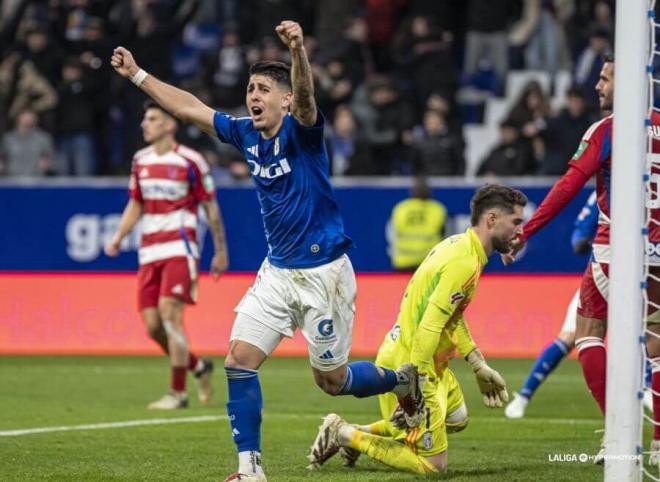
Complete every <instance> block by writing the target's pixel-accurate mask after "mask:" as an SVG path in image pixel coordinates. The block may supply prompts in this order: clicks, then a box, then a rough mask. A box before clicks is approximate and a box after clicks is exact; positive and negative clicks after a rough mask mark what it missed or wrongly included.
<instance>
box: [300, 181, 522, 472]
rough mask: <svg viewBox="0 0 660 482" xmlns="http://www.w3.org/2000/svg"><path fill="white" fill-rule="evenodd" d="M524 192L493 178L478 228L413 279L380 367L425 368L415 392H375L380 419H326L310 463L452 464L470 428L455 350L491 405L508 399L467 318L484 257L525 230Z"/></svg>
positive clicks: (435, 255)
mask: <svg viewBox="0 0 660 482" xmlns="http://www.w3.org/2000/svg"><path fill="white" fill-rule="evenodd" d="M526 204H527V198H526V196H525V195H524V194H523V193H521V192H520V191H517V190H515V189H512V188H509V187H506V186H501V185H496V184H490V185H486V186H484V187H482V188H480V189H479V190H478V191H477V192H476V193H475V195H474V197H473V198H472V202H471V222H472V227H471V228H469V229H467V230H466V232H465V233H462V234H457V235H454V236H451V237H449V238H447V239H445V240H444V241H442V242H441V243H439V244H438V245H436V246H435V247H434V248H433V249H432V250H431V252H430V253H429V254H428V256H427V257H426V259H425V260H424V262H423V263H422V264H421V265H420V266H419V268H418V269H417V271H416V272H415V274H414V276H413V278H412V279H411V280H410V282H409V283H408V286H407V288H406V292H405V294H404V295H403V300H402V301H401V308H400V312H399V316H398V318H397V322H396V324H395V325H394V327H393V328H392V329H391V330H390V331H389V332H388V333H387V335H386V336H385V340H384V341H383V343H382V345H381V346H380V349H379V350H378V356H377V359H376V365H378V366H383V367H386V368H392V369H396V368H397V367H398V366H400V365H402V364H404V363H412V364H413V365H415V366H416V367H417V369H418V372H419V385H420V387H419V388H420V390H417V391H416V392H417V393H418V399H416V400H398V399H397V397H396V395H394V394H391V393H386V394H383V395H379V403H380V411H381V415H382V417H383V418H382V420H380V421H378V422H376V423H373V424H370V425H365V426H359V425H352V424H349V423H348V422H346V421H345V420H343V419H342V418H341V417H340V416H339V415H336V414H329V415H327V416H326V417H325V418H324V421H323V424H322V425H321V427H320V428H319V433H318V435H317V437H316V440H315V441H314V445H312V448H311V453H310V455H309V457H308V458H309V461H310V469H314V468H317V467H318V466H320V465H322V464H323V463H324V462H325V461H326V460H328V459H329V458H330V457H332V456H333V455H334V454H336V453H337V452H340V454H341V456H342V458H343V459H344V462H345V464H346V465H349V466H350V465H354V464H355V462H356V460H357V458H358V457H359V455H360V454H366V455H367V456H369V457H371V458H373V459H375V460H378V461H380V462H382V463H384V464H386V465H389V466H391V467H394V468H397V469H400V470H406V471H410V472H415V473H419V474H425V473H433V472H439V471H442V470H444V469H445V468H446V467H447V445H448V444H447V433H452V432H459V431H461V430H463V429H465V427H466V426H467V423H468V412H467V408H466V406H465V401H464V399H463V393H462V391H461V387H460V385H459V383H458V380H457V379H456V377H455V376H454V373H453V372H452V371H451V370H450V369H449V367H448V365H449V360H450V359H451V358H452V356H453V353H454V351H455V350H458V352H459V353H460V354H461V356H462V357H464V358H465V360H466V361H467V362H468V363H469V364H470V366H471V367H472V369H473V370H474V373H475V375H476V378H477V383H478V385H479V389H480V391H481V393H482V394H483V400H484V404H485V405H486V406H488V407H502V406H503V402H506V401H507V400H508V395H507V392H506V385H505V382H504V379H503V378H502V377H501V375H500V374H499V373H498V372H496V371H495V370H493V369H492V368H490V367H489V366H488V365H487V364H486V361H485V360H484V357H483V356H482V354H481V352H480V351H479V349H478V348H477V345H476V344H475V342H474V341H473V339H472V336H471V335H470V331H469V329H468V326H467V324H466V322H465V319H464V317H463V312H464V310H465V309H466V308H467V306H468V305H469V303H470V301H471V300H472V298H473V297H474V293H475V291H476V288H477V283H478V281H479V276H480V275H481V271H482V269H483V267H484V265H485V264H486V263H487V262H488V256H490V255H491V254H493V253H494V252H496V251H497V252H500V253H506V252H508V250H510V249H511V245H512V242H513V241H514V240H515V239H516V238H517V237H518V236H519V235H520V234H521V233H522V222H523V208H524V206H525V205H526Z"/></svg>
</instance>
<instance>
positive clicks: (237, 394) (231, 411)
mask: <svg viewBox="0 0 660 482" xmlns="http://www.w3.org/2000/svg"><path fill="white" fill-rule="evenodd" d="M225 372H226V374H227V388H228V390H227V415H228V416H229V424H230V425H231V433H232V436H233V437H234V443H235V444H236V447H237V448H238V451H239V452H244V451H250V450H256V451H257V452H261V448H260V446H261V409H262V407H263V399H262V397H261V385H259V377H258V375H257V370H248V369H244V368H231V367H225Z"/></svg>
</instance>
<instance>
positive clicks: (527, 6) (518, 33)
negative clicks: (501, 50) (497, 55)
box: [509, 0, 541, 70]
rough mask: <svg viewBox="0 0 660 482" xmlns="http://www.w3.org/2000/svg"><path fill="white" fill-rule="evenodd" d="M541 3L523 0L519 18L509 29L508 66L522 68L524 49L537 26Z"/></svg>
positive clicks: (535, 0) (534, 0)
mask: <svg viewBox="0 0 660 482" xmlns="http://www.w3.org/2000/svg"><path fill="white" fill-rule="evenodd" d="M540 16H541V5H540V2H539V0H523V1H522V12H521V14H520V18H519V19H518V20H517V21H516V22H514V24H513V25H512V26H511V28H510V29H509V66H510V67H511V68H512V69H516V70H520V69H522V68H523V56H524V55H523V54H524V49H525V47H526V46H527V44H528V43H529V39H530V38H531V37H532V35H534V32H535V31H536V30H537V29H538V26H539V17H540Z"/></svg>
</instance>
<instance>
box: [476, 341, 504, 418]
mask: <svg viewBox="0 0 660 482" xmlns="http://www.w3.org/2000/svg"><path fill="white" fill-rule="evenodd" d="M466 360H467V362H468V363H469V364H470V366H471V367H472V370H473V371H474V374H475V376H476V377H477V384H478V385H479V390H480V391H481V393H482V394H483V397H484V405H486V406H487V407H490V408H495V407H502V406H503V405H504V403H505V402H508V401H509V394H508V393H507V391H506V382H505V381H504V378H502V375H500V374H499V373H498V372H497V371H495V370H493V369H492V368H491V367H489V366H488V364H487V363H486V360H485V359H484V357H483V355H482V354H481V352H480V351H479V349H478V348H475V349H474V350H472V351H471V352H470V353H469V354H468V356H467V357H466Z"/></svg>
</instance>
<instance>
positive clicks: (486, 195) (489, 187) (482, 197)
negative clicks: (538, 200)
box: [470, 184, 527, 226]
mask: <svg viewBox="0 0 660 482" xmlns="http://www.w3.org/2000/svg"><path fill="white" fill-rule="evenodd" d="M526 205H527V196H525V195H524V194H523V193H522V192H520V191H518V190H517V189H514V188H512V187H508V186H503V185H501V184H486V185H484V186H482V187H480V188H479V189H478V190H477V192H476V193H474V196H472V201H470V211H471V213H472V214H471V218H470V221H471V223H472V226H476V225H477V224H479V219H481V215H482V214H483V213H484V212H486V211H487V210H489V209H491V208H500V209H503V210H505V211H506V212H508V213H509V214H510V213H512V212H513V208H514V207H515V206H523V207H525V206H526Z"/></svg>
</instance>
